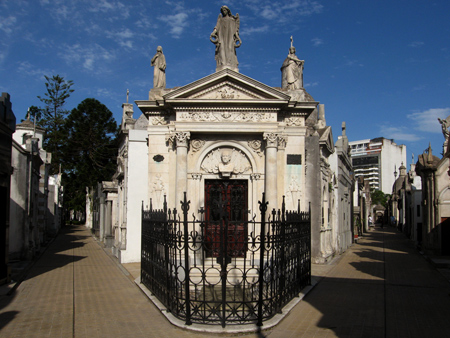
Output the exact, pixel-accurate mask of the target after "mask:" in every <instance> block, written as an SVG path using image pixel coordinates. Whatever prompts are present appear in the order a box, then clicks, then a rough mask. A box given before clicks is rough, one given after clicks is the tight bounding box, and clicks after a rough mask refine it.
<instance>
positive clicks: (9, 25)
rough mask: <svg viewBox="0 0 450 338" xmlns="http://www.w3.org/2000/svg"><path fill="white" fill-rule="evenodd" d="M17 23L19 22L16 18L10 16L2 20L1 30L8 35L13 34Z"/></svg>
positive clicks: (0, 22)
mask: <svg viewBox="0 0 450 338" xmlns="http://www.w3.org/2000/svg"><path fill="white" fill-rule="evenodd" d="M16 21H17V19H16V17H15V16H9V17H7V18H2V19H1V20H0V30H1V31H3V32H4V33H6V34H11V33H12V31H13V28H14V26H15V24H16Z"/></svg>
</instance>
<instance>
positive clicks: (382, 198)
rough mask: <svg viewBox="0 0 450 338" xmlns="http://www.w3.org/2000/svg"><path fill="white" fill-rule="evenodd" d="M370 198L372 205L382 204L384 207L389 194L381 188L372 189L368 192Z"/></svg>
mask: <svg viewBox="0 0 450 338" xmlns="http://www.w3.org/2000/svg"><path fill="white" fill-rule="evenodd" d="M370 198H371V200H372V205H382V206H383V207H386V203H387V201H388V199H389V195H386V194H385V193H384V192H382V191H381V190H372V191H371V192H370Z"/></svg>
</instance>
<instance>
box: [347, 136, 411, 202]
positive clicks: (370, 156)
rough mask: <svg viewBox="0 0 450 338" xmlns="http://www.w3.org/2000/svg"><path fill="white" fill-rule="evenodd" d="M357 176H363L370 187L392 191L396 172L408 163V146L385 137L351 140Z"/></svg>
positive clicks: (386, 191) (385, 191)
mask: <svg viewBox="0 0 450 338" xmlns="http://www.w3.org/2000/svg"><path fill="white" fill-rule="evenodd" d="M349 146H350V147H351V157H352V164H353V169H354V173H355V177H356V178H358V177H361V176H362V177H363V178H364V180H367V181H368V182H369V186H370V188H373V189H376V190H381V191H382V192H384V193H385V194H390V193H391V192H392V185H393V184H394V181H395V179H396V177H395V176H394V172H395V171H396V169H398V168H399V167H400V166H401V165H402V164H404V165H406V146H405V145H403V144H402V145H397V144H396V143H395V142H394V140H392V139H386V138H384V137H377V138H374V139H366V140H360V141H352V142H349Z"/></svg>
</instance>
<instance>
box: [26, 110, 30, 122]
mask: <svg viewBox="0 0 450 338" xmlns="http://www.w3.org/2000/svg"><path fill="white" fill-rule="evenodd" d="M27 121H30V107H28V110H27Z"/></svg>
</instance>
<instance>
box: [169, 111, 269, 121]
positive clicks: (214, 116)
mask: <svg viewBox="0 0 450 338" xmlns="http://www.w3.org/2000/svg"><path fill="white" fill-rule="evenodd" d="M276 119H277V114H276V113H275V112H273V111H270V112H254V111H253V112H234V111H228V110H227V111H217V112H213V111H207V112H182V113H180V115H179V116H178V120H179V121H188V122H258V123H259V122H275V121H276Z"/></svg>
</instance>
